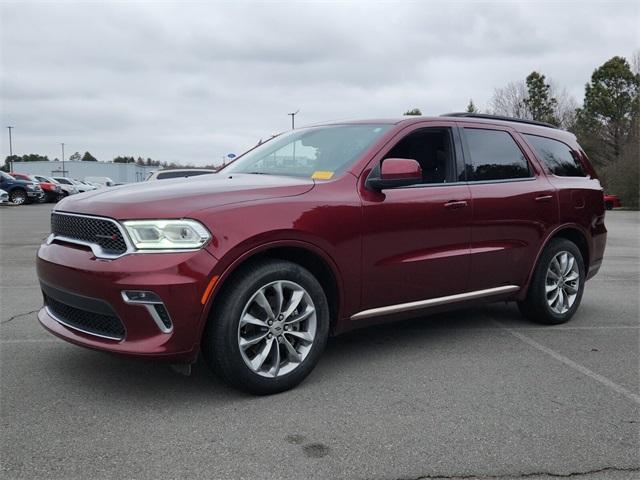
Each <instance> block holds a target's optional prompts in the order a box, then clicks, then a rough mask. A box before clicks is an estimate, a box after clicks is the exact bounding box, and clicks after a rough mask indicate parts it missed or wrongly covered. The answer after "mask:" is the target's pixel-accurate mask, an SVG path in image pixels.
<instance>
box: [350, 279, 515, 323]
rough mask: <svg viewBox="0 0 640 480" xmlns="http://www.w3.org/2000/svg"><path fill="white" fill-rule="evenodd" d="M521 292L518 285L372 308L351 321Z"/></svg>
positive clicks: (352, 317)
mask: <svg viewBox="0 0 640 480" xmlns="http://www.w3.org/2000/svg"><path fill="white" fill-rule="evenodd" d="M518 290H520V287H518V286H517V285H504V286H502V287H495V288H487V289H484V290H474V291H473V292H466V293H457V294H455V295H447V296H445V297H436V298H429V299H427V300H418V301H416V302H407V303H398V304H396V305H388V306H386V307H377V308H371V309H369V310H363V311H361V312H358V313H356V314H354V315H351V320H362V319H365V318H371V317H377V316H380V315H390V314H393V313H402V312H410V311H413V310H420V309H422V308H427V307H435V306H438V305H448V304H450V303H456V302H462V301H465V300H473V299H476V298H483V297H488V296H491V295H497V294H500V293H510V292H516V291H518Z"/></svg>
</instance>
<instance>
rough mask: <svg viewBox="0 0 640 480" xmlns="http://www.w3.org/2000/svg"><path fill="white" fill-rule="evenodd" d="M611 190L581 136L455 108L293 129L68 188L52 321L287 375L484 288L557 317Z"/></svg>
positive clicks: (527, 311) (235, 381)
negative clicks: (174, 167) (194, 163)
mask: <svg viewBox="0 0 640 480" xmlns="http://www.w3.org/2000/svg"><path fill="white" fill-rule="evenodd" d="M605 241H606V228H605V226H604V202H603V192H602V188H601V186H600V183H599V181H598V180H597V178H596V175H595V173H594V171H593V168H592V167H591V165H590V164H589V162H588V160H587V157H586V156H585V154H584V152H583V151H582V149H581V148H580V146H579V145H578V144H577V143H576V139H575V137H574V136H573V135H572V134H570V133H568V132H565V131H562V130H559V129H556V128H553V127H552V126H550V125H545V124H540V123H535V122H525V121H516V120H513V119H504V118H497V117H487V116H479V115H468V114H449V115H446V116H443V117H434V118H424V117H418V118H415V117H413V118H403V119H401V120H368V121H359V122H351V123H338V124H328V125H320V126H314V127H311V128H304V129H299V130H294V131H291V132H290V133H287V134H284V135H280V136H278V137H276V138H273V139H272V140H270V141H268V142H266V143H264V144H262V145H260V146H258V147H257V148H255V149H253V150H251V151H249V152H247V153H245V154H244V155H243V156H241V157H240V158H239V159H237V160H236V161H234V162H233V163H232V164H230V165H228V166H227V167H225V168H224V169H223V170H221V171H220V172H219V173H217V174H213V175H203V176H199V177H191V178H186V179H175V180H165V181H163V182H157V183H156V182H145V183H142V184H137V185H127V186H122V187H117V188H113V189H109V191H106V190H97V191H95V192H88V193H85V194H83V195H79V196H77V197H69V198H66V199H64V200H63V201H61V202H60V203H59V204H58V205H57V206H56V208H55V210H54V211H53V213H52V216H51V235H50V236H49V237H48V238H47V239H46V241H45V243H44V244H43V245H42V246H41V247H40V249H39V251H38V260H37V268H38V276H39V278H40V282H41V286H42V292H43V294H44V307H43V308H42V310H40V312H39V315H38V317H39V319H40V322H41V323H42V324H43V325H44V326H45V328H47V329H48V330H49V331H51V332H52V333H53V334H55V335H57V336H59V337H61V338H63V339H65V340H68V341H70V342H72V343H75V344H78V345H82V346H85V347H90V348H95V349H99V350H104V351H109V352H113V353H119V354H125V355H130V356H136V357H146V358H161V359H165V360H169V361H171V362H172V363H174V364H190V363H192V362H194V361H195V359H196V357H197V355H198V352H199V351H200V350H202V352H203V354H204V357H205V359H206V361H207V362H208V364H209V365H210V366H211V367H212V368H213V370H214V371H215V372H217V373H218V374H219V375H220V376H221V377H222V378H223V379H224V380H225V381H227V382H228V383H230V384H232V385H234V386H236V387H238V388H240V389H244V390H247V391H250V392H254V393H259V394H265V393H274V392H278V391H282V390H286V389H289V388H291V387H293V386H295V385H296V384H298V383H299V382H300V381H302V380H303V379H304V378H305V377H306V376H307V375H308V374H309V372H310V371H311V370H312V369H313V367H314V365H315V364H316V363H317V362H318V359H319V357H320V354H321V352H322V350H323V348H324V346H325V343H326V341H327V337H328V335H329V334H330V333H332V334H337V333H341V332H344V331H347V330H350V329H354V328H358V327H362V326H365V325H370V324H372V323H377V322H383V321H391V320H394V319H399V318H403V317H407V316H416V315H422V314H424V313H426V312H433V311H439V310H441V309H448V308H457V307H463V306H470V305H474V304H476V303H479V302H492V301H516V302H518V305H519V306H520V310H521V311H522V313H523V314H524V315H525V316H527V317H528V318H530V319H531V320H533V321H536V322H540V323H545V324H557V323H562V322H566V321H567V320H569V319H570V318H571V317H572V316H573V314H574V313H575V312H576V310H577V308H578V305H579V304H580V299H581V297H582V294H583V291H584V286H585V281H586V280H588V279H589V278H591V277H593V276H594V275H595V274H596V273H597V271H598V269H599V268H600V265H601V263H602V257H603V253H604V248H605Z"/></svg>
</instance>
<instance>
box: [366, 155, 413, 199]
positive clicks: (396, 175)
mask: <svg viewBox="0 0 640 480" xmlns="http://www.w3.org/2000/svg"><path fill="white" fill-rule="evenodd" d="M417 183H422V167H420V164H419V163H418V162H416V161H415V160H413V159H412V158H385V159H384V160H383V161H382V166H381V167H380V166H376V167H375V168H374V169H373V170H371V173H370V174H369V177H368V178H367V181H366V186H367V188H371V189H372V190H378V191H379V190H384V189H385V188H394V187H406V186H409V185H415V184H417Z"/></svg>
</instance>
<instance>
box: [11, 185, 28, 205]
mask: <svg viewBox="0 0 640 480" xmlns="http://www.w3.org/2000/svg"><path fill="white" fill-rule="evenodd" d="M9 201H10V202H11V203H13V204H15V205H24V204H25V203H27V192H26V191H24V190H22V189H21V188H14V189H13V190H11V193H10V194H9Z"/></svg>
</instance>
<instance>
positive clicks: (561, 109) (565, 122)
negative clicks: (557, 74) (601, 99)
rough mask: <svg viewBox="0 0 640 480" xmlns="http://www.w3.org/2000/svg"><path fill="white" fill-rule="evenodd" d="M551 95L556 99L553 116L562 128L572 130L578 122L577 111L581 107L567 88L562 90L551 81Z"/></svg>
mask: <svg viewBox="0 0 640 480" xmlns="http://www.w3.org/2000/svg"><path fill="white" fill-rule="evenodd" d="M550 84H551V89H550V92H549V93H550V95H551V97H553V98H555V99H556V104H555V106H554V112H553V115H554V117H555V118H556V120H557V121H558V125H559V126H560V127H561V128H564V129H566V130H570V129H571V128H572V127H573V126H574V125H575V122H576V110H577V109H578V107H579V106H580V105H579V104H578V101H577V100H576V99H575V97H573V96H571V94H570V93H569V92H568V90H567V89H566V87H563V88H562V89H561V88H560V87H558V85H557V84H556V83H555V82H553V81H551V82H550Z"/></svg>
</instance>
